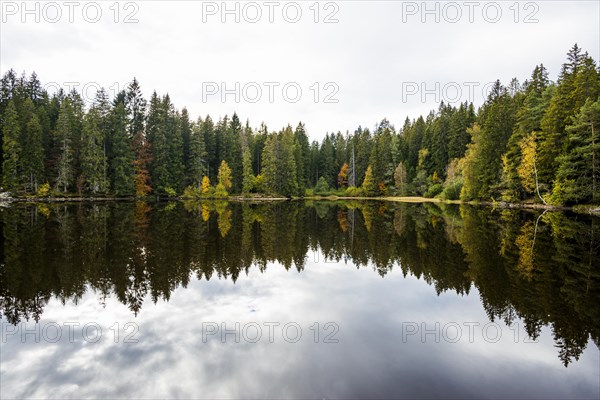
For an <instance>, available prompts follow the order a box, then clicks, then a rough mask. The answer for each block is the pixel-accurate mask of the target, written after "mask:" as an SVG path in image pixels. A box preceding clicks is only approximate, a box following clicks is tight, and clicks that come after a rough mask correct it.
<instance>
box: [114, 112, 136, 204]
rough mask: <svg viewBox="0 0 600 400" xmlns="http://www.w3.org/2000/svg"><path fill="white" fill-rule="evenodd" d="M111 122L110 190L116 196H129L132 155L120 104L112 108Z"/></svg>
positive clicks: (131, 178) (131, 187)
mask: <svg viewBox="0 0 600 400" xmlns="http://www.w3.org/2000/svg"><path fill="white" fill-rule="evenodd" d="M111 122H112V124H111V125H112V129H111V135H110V140H111V146H110V147H111V157H110V158H109V160H108V161H109V171H110V179H111V188H112V190H113V191H114V192H115V194H117V195H131V194H133V193H135V186H134V181H133V176H134V170H133V161H134V154H133V148H132V146H131V139H130V138H129V132H128V130H127V113H126V111H125V105H124V104H123V103H122V102H119V103H117V104H116V105H115V107H114V108H113V110H112V113H111Z"/></svg>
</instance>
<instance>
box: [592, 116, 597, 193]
mask: <svg viewBox="0 0 600 400" xmlns="http://www.w3.org/2000/svg"><path fill="white" fill-rule="evenodd" d="M592 201H593V202H596V143H595V137H594V121H592Z"/></svg>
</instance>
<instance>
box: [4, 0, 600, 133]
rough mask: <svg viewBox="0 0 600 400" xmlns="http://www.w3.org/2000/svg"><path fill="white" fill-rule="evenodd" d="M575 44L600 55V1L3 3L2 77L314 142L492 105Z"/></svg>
mask: <svg viewBox="0 0 600 400" xmlns="http://www.w3.org/2000/svg"><path fill="white" fill-rule="evenodd" d="M574 43H577V44H578V45H579V46H580V47H581V48H582V49H583V50H584V51H587V52H589V54H590V55H591V56H592V58H594V60H596V61H598V59H599V58H600V2H598V1H512V0H511V1H496V2H491V1H473V2H469V1H464V2H462V1H457V2H436V1H427V2H422V1H416V2H412V1H359V0H352V1H319V2H317V1H311V0H309V1H296V2H293V1H256V2H252V1H239V2H238V1H227V2H222V1H216V2H213V1H163V0H158V1H121V2H115V1H98V2H87V1H73V2H69V1H64V2H63V1H56V2H38V1H28V2H22V1H0V71H1V73H2V74H4V73H5V72H6V71H7V70H8V69H10V68H13V69H14V70H15V71H17V72H18V73H19V74H20V73H21V72H23V71H25V73H26V74H27V75H29V74H31V72H32V71H35V72H36V73H37V75H38V77H39V79H40V80H41V81H42V84H43V85H44V86H45V87H46V88H47V89H48V90H49V91H50V92H52V91H54V90H55V89H56V87H58V86H59V85H60V86H63V87H75V88H76V89H77V90H78V91H80V92H82V94H83V97H84V98H85V99H86V100H91V99H93V97H94V95H95V91H96V90H97V88H99V87H101V86H102V87H105V88H107V90H108V91H109V94H111V95H114V94H115V93H116V92H117V91H118V90H121V89H123V88H125V87H126V85H127V83H128V82H130V81H131V80H132V79H133V77H136V78H137V79H138V81H139V82H140V84H141V87H142V91H143V93H144V95H145V97H146V98H149V97H150V95H151V94H152V91H154V90H156V91H157V93H159V94H161V95H162V94H166V93H168V94H169V95H170V97H171V100H172V101H173V103H174V104H175V106H176V107H177V108H178V109H181V108H183V107H187V108H188V111H189V112H190V115H191V117H192V118H193V119H196V118H197V117H198V116H205V115H206V114H210V115H211V117H212V118H213V119H217V118H218V117H219V116H223V115H225V114H228V115H231V114H232V113H233V112H237V114H238V115H239V117H240V118H241V119H242V120H244V121H245V120H249V121H250V125H251V126H252V127H258V126H259V125H260V123H261V122H265V123H266V124H267V126H268V127H269V129H270V130H279V129H281V128H283V127H285V126H286V125H287V124H291V125H292V126H295V125H296V124H297V123H298V122H299V121H302V122H304V123H305V125H306V128H307V131H308V133H309V135H310V137H311V138H312V139H316V140H319V139H321V138H322V137H323V136H324V135H325V133H326V132H337V131H341V132H346V131H350V132H352V131H354V130H355V129H356V128H357V127H358V126H359V125H360V126H362V127H369V128H372V127H374V126H375V125H376V124H377V122H378V121H381V120H382V119H383V118H387V119H388V120H390V121H391V123H392V124H393V125H395V126H396V127H397V128H399V127H401V126H402V124H403V122H404V120H405V118H406V117H409V118H411V119H413V118H417V117H418V116H419V115H426V114H428V113H429V112H430V110H432V109H437V107H438V105H439V103H440V101H445V102H449V103H452V104H457V103H458V102H464V101H472V102H474V103H475V105H476V106H479V105H481V103H482V102H483V101H484V98H485V95H486V93H487V90H488V88H489V86H490V84H491V83H492V82H494V81H495V80H496V79H500V80H501V81H502V82H503V83H505V84H508V83H509V82H510V80H511V79H512V78H513V77H516V78H517V79H519V81H521V82H522V81H524V80H525V79H527V78H528V77H529V76H530V75H531V72H532V71H533V68H534V67H535V66H536V65H537V64H540V63H543V64H544V65H545V66H546V67H547V69H548V71H549V74H550V78H551V79H552V80H556V78H557V76H558V73H559V71H560V67H561V65H562V64H563V63H564V62H565V60H566V57H565V56H566V53H567V51H568V50H569V49H570V48H571V47H572V46H573V44H574Z"/></svg>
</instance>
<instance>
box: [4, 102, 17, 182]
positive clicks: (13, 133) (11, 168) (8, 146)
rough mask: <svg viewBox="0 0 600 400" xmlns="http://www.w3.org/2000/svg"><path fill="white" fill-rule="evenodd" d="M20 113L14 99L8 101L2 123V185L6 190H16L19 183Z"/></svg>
mask: <svg viewBox="0 0 600 400" xmlns="http://www.w3.org/2000/svg"><path fill="white" fill-rule="evenodd" d="M20 134H21V129H20V127H19V115H18V114H17V110H16V109H15V105H14V103H13V101H12V100H9V101H8V105H7V106H6V110H5V111H4V117H3V123H2V151H3V154H4V160H3V162H2V185H3V188H4V189H5V190H16V189H17V186H18V184H19V170H18V168H19V155H20V153H21V149H20V145H19V136H20Z"/></svg>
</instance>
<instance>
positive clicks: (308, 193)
mask: <svg viewBox="0 0 600 400" xmlns="http://www.w3.org/2000/svg"><path fill="white" fill-rule="evenodd" d="M304 195H305V196H306V197H312V196H314V195H315V189H306V191H305V194H304Z"/></svg>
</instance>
